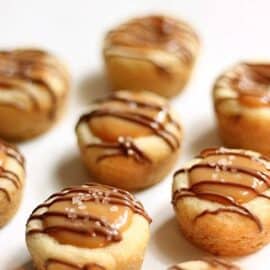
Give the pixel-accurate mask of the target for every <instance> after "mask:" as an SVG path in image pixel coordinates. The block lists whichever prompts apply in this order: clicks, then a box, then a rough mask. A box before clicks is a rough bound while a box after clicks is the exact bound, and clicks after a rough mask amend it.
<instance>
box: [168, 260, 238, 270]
mask: <svg viewBox="0 0 270 270" xmlns="http://www.w3.org/2000/svg"><path fill="white" fill-rule="evenodd" d="M168 270H240V268H239V267H237V266H236V265H233V264H231V263H228V262H226V261H224V260H220V259H216V258H209V259H202V260H196V261H189V262H184V263H180V264H177V265H174V266H171V267H170V268H169V269H168Z"/></svg>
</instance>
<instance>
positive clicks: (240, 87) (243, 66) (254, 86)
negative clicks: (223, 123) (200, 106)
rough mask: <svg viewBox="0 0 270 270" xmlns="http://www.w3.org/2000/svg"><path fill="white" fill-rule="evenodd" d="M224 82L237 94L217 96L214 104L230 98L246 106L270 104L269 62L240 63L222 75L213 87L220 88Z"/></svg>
mask: <svg viewBox="0 0 270 270" xmlns="http://www.w3.org/2000/svg"><path fill="white" fill-rule="evenodd" d="M224 84H227V85H229V86H230V87H231V89H232V90H234V91H235V92H236V93H237V96H236V97H219V98H218V99H217V103H216V106H219V104H221V103H223V102H225V101H231V100H232V101H233V100H238V102H239V103H240V104H242V105H245V106H248V107H265V106H269V105H270V92H269V89H270V64H255V63H240V64H238V65H237V66H236V67H235V68H234V69H233V70H232V71H230V72H228V73H225V74H224V75H222V76H221V77H220V78H219V79H218V80H217V83H216V86H215V88H216V89H219V87H221V88H222V87H224Z"/></svg>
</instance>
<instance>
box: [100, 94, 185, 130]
mask: <svg viewBox="0 0 270 270" xmlns="http://www.w3.org/2000/svg"><path fill="white" fill-rule="evenodd" d="M110 101H117V102H121V103H124V104H128V105H130V106H132V105H135V106H136V107H139V108H145V109H152V110H155V111H157V112H161V111H163V112H165V113H166V118H167V120H168V121H169V122H171V123H172V124H173V125H174V126H175V127H176V128H177V129H178V130H179V131H180V130H181V127H180V125H179V123H178V122H177V121H175V120H174V119H173V118H172V116H171V115H170V113H169V111H168V108H167V106H166V105H165V106H161V105H158V104H153V103H149V102H148V103H146V102H143V101H138V100H135V99H131V98H127V97H121V96H119V95H117V94H114V95H111V96H109V97H107V98H103V99H99V100H97V103H104V102H110Z"/></svg>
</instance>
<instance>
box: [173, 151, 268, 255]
mask: <svg viewBox="0 0 270 270" xmlns="http://www.w3.org/2000/svg"><path fill="white" fill-rule="evenodd" d="M269 170H270V159H269V158H267V157H265V156H262V155H261V154H259V153H256V152H253V151H247V150H239V149H226V148H213V149H206V150H204V151H202V152H201V154H200V155H199V156H198V157H196V158H195V159H193V160H192V161H191V162H190V163H188V164H187V166H186V167H184V168H183V169H181V170H179V171H177V172H176V173H175V177H174V184H173V205H174V209H175V213H176V216H177V219H178V222H179V224H180V228H181V230H182V232H183V234H184V236H185V237H186V238H188V239H189V240H190V241H192V242H193V243H194V244H196V245H197V246H199V247H201V248H203V249H205V250H207V251H209V252H211V253H213V254H217V255H225V256H239V255H245V254H248V253H252V252H255V251H257V250H258V249H260V248H261V247H262V246H264V245H265V244H267V243H268V242H269V241H270V190H269V187H270V171H269Z"/></svg>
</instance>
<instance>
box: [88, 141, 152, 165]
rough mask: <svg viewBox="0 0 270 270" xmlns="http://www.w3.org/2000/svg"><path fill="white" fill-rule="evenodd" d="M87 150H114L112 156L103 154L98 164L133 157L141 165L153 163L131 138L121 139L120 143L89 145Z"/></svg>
mask: <svg viewBox="0 0 270 270" xmlns="http://www.w3.org/2000/svg"><path fill="white" fill-rule="evenodd" d="M87 148H103V149H106V148H107V149H110V150H113V152H112V153H110V154H103V155H101V156H99V157H98V158H97V162H100V161H102V160H104V159H107V158H110V157H117V156H127V157H129V156H131V157H133V158H134V159H135V160H136V161H137V162H139V163H144V162H147V163H151V162H152V161H151V160H150V159H149V158H148V157H147V156H146V155H145V154H144V152H143V151H141V150H140V149H139V148H138V147H137V146H136V145H135V143H134V142H133V141H132V139H131V138H125V137H119V138H118V143H107V144H106V143H102V144H94V143H92V144H89V145H87Z"/></svg>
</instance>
